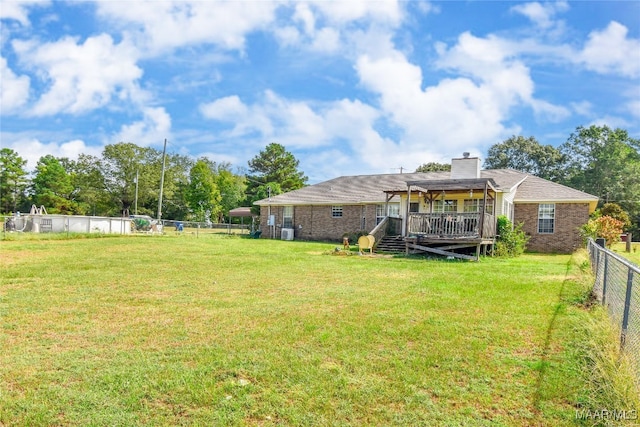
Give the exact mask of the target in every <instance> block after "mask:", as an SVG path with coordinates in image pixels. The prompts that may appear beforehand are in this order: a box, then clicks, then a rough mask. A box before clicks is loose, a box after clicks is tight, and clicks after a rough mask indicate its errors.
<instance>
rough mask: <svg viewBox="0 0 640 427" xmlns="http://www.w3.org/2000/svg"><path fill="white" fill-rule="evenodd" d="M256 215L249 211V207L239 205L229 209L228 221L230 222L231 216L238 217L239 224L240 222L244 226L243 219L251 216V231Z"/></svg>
mask: <svg viewBox="0 0 640 427" xmlns="http://www.w3.org/2000/svg"><path fill="white" fill-rule="evenodd" d="M256 216H257V215H254V214H253V213H251V208H249V207H239V208H235V209H231V210H230V211H229V222H231V218H233V217H236V218H240V224H242V226H243V228H244V219H245V218H251V231H253V223H254V218H255V217H256Z"/></svg>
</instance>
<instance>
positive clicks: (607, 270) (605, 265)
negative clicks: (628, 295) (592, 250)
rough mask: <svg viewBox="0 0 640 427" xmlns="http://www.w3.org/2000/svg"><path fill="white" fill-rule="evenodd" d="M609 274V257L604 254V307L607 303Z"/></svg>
mask: <svg viewBox="0 0 640 427" xmlns="http://www.w3.org/2000/svg"><path fill="white" fill-rule="evenodd" d="M608 273H609V257H608V256H607V253H606V252H605V254H604V274H603V277H602V306H603V307H604V306H605V305H606V303H607V275H608Z"/></svg>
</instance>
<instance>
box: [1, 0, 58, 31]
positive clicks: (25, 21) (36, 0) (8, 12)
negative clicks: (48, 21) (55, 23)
mask: <svg viewBox="0 0 640 427" xmlns="http://www.w3.org/2000/svg"><path fill="white" fill-rule="evenodd" d="M50 3H51V2H50V1H45V0H20V1H16V0H2V7H0V19H7V20H9V19H12V20H15V21H18V22H19V23H20V24H21V25H23V26H25V27H27V26H30V25H31V22H30V21H29V8H30V7H31V6H48V5H49V4H50Z"/></svg>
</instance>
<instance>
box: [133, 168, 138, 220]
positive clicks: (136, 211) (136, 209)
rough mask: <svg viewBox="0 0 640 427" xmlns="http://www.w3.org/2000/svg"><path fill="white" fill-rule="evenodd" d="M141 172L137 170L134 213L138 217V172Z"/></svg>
mask: <svg viewBox="0 0 640 427" xmlns="http://www.w3.org/2000/svg"><path fill="white" fill-rule="evenodd" d="M139 171H140V169H136V198H135V204H134V208H133V212H134V213H135V214H136V215H138V177H139V175H138V172H139Z"/></svg>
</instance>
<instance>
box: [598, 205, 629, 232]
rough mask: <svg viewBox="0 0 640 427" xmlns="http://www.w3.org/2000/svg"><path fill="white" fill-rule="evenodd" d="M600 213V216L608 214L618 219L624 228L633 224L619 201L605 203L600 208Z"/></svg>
mask: <svg viewBox="0 0 640 427" xmlns="http://www.w3.org/2000/svg"><path fill="white" fill-rule="evenodd" d="M599 214H600V216H608V217H611V218H613V219H617V220H618V221H620V222H621V223H622V227H623V229H626V228H628V227H630V226H631V218H629V214H628V213H627V212H625V210H624V209H622V206H620V205H619V204H617V203H605V204H604V205H603V206H602V207H601V208H600V209H599Z"/></svg>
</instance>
